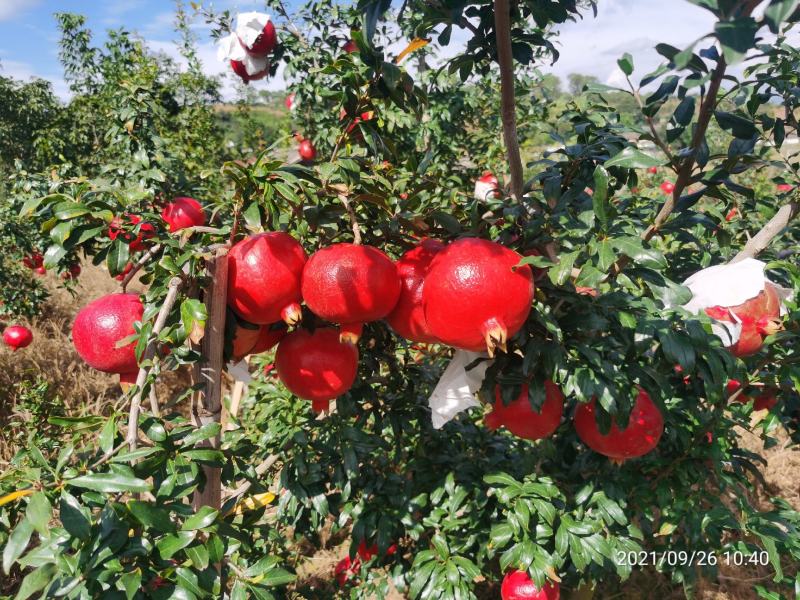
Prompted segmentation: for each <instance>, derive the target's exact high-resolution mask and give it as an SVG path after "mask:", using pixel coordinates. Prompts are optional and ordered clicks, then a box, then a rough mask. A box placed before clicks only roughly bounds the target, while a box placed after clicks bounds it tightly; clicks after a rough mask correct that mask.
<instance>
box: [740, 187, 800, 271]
mask: <svg viewBox="0 0 800 600" xmlns="http://www.w3.org/2000/svg"><path fill="white" fill-rule="evenodd" d="M798 214H800V202H798V201H796V200H795V201H793V202H790V203H789V204H784V205H783V206H781V207H780V208H779V209H778V212H777V213H775V216H774V217H772V218H771V219H770V220H769V221H768V222H767V224H766V225H764V227H762V228H761V231H759V232H758V233H757V234H755V235H754V236H753V237H752V238H750V240H749V241H748V242H747V244H745V246H744V248H743V249H742V251H741V252H739V254H737V255H736V256H734V257H733V260H731V263H736V262H739V261H742V260H744V259H746V258H753V257H755V256H757V255H758V254H759V253H760V252H761V251H763V250H764V249H765V248H766V247H767V246H769V244H770V242H771V241H772V240H773V239H774V238H775V237H777V236H778V235H780V234H781V232H782V231H783V230H784V229H786V226H787V225H788V224H789V221H791V220H792V219H793V218H795V217H796V216H797V215H798Z"/></svg>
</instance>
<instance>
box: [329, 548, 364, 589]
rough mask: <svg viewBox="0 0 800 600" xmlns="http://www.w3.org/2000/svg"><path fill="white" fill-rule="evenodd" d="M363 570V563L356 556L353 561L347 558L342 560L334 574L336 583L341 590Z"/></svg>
mask: <svg viewBox="0 0 800 600" xmlns="http://www.w3.org/2000/svg"><path fill="white" fill-rule="evenodd" d="M360 570H361V561H360V560H359V558H358V557H357V556H356V557H355V558H353V559H351V558H350V557H349V556H345V557H344V558H343V559H342V560H340V561H339V562H338V563H336V567H335V568H334V570H333V574H334V576H335V577H336V583H337V585H338V586H339V587H340V588H343V587H344V586H346V585H347V582H348V581H349V580H350V579H352V578H353V577H354V576H355V575H356V573H358V572H359V571H360Z"/></svg>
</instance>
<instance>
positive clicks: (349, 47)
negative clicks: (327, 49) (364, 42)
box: [342, 40, 358, 54]
mask: <svg viewBox="0 0 800 600" xmlns="http://www.w3.org/2000/svg"><path fill="white" fill-rule="evenodd" d="M342 50H344V51H345V52H348V53H350V54H352V53H353V52H358V44H356V42H355V40H347V41H346V42H345V43H344V44H343V45H342Z"/></svg>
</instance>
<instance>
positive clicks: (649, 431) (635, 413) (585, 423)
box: [575, 389, 664, 461]
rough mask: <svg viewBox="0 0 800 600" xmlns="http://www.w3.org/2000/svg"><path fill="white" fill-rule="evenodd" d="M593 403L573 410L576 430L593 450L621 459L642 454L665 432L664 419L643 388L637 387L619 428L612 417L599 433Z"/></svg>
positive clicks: (656, 442) (648, 450)
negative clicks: (627, 417) (623, 424)
mask: <svg viewBox="0 0 800 600" xmlns="http://www.w3.org/2000/svg"><path fill="white" fill-rule="evenodd" d="M595 404H596V401H595V400H592V401H591V402H587V403H584V404H581V405H579V406H578V408H577V409H576V410H575V431H576V432H577V434H578V437H579V438H581V440H582V441H583V443H584V444H586V445H587V446H589V448H591V449H592V450H594V451H595V452H598V453H599V454H602V455H604V456H607V457H609V458H613V459H616V460H620V461H621V460H625V459H628V458H636V457H638V456H644V455H645V454H647V453H648V452H650V451H651V450H653V448H655V447H656V446H657V445H658V441H659V439H661V434H662V433H664V418H663V417H662V416H661V413H660V412H659V410H658V408H657V407H656V405H655V404H653V401H652V400H651V399H650V395H649V394H648V393H647V392H645V391H644V390H642V389H640V390H639V395H638V396H637V398H636V404H635V405H634V407H633V410H632V411H631V415H630V421H629V422H628V426H627V427H626V428H625V429H619V428H618V427H617V424H616V422H615V419H614V418H613V417H612V419H611V429H610V430H609V432H608V433H607V434H606V435H603V434H602V433H600V429H599V427H598V426H597V421H596V420H595Z"/></svg>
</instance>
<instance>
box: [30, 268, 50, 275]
mask: <svg viewBox="0 0 800 600" xmlns="http://www.w3.org/2000/svg"><path fill="white" fill-rule="evenodd" d="M33 272H34V273H36V274H37V275H47V269H45V268H44V267H36V268H35V269H34V270H33Z"/></svg>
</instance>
